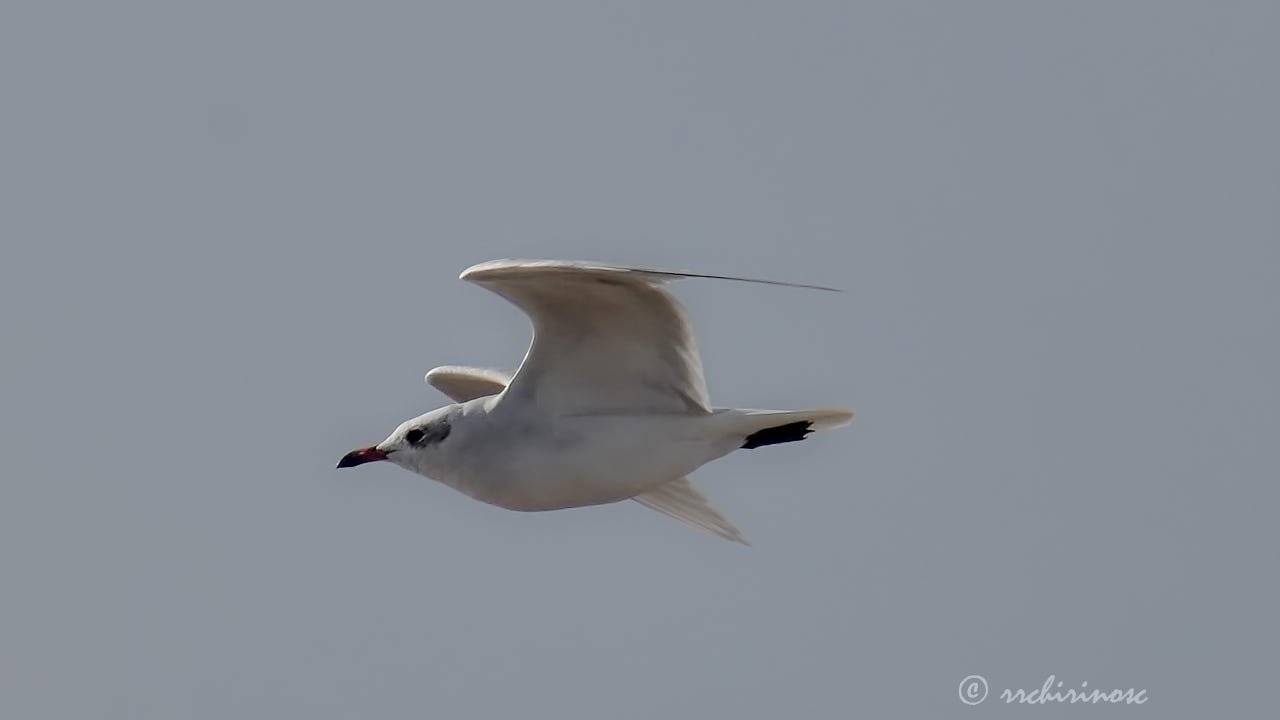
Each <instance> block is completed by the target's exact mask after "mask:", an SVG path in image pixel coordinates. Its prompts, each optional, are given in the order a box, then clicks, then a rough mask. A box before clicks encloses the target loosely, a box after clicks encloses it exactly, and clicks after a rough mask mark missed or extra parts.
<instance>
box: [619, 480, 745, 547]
mask: <svg viewBox="0 0 1280 720" xmlns="http://www.w3.org/2000/svg"><path fill="white" fill-rule="evenodd" d="M631 499H632V500H635V501H636V502H638V503H640V504H641V505H644V506H645V507H649V508H653V509H654V510H657V511H658V512H660V513H663V514H666V515H670V516H671V517H673V518H675V519H677V520H679V521H680V522H683V523H685V524H687V525H691V526H693V527H696V528H699V529H701V530H706V531H707V532H711V533H715V534H716V535H719V536H720V537H722V538H724V539H726V540H732V541H733V542H739V543H742V544H743V545H750V544H751V543H749V542H747V539H746V538H745V537H743V536H742V533H741V532H739V531H738V528H736V527H734V526H733V523H731V522H729V521H728V520H727V519H725V517H724V516H723V515H721V514H720V513H719V512H717V511H716V509H715V508H714V507H711V502H710V501H709V500H707V498H706V496H704V495H703V494H702V493H700V492H698V489H697V488H695V487H694V486H693V484H692V483H690V482H689V478H680V479H679V480H672V481H671V482H669V483H667V484H665V485H660V486H658V487H657V488H655V489H653V490H650V491H649V492H646V493H641V494H639V495H637V496H635V497H633V498H631Z"/></svg>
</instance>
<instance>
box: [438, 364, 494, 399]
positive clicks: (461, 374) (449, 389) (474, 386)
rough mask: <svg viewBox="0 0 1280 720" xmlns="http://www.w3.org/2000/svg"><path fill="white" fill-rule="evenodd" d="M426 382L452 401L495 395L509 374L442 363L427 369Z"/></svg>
mask: <svg viewBox="0 0 1280 720" xmlns="http://www.w3.org/2000/svg"><path fill="white" fill-rule="evenodd" d="M425 379H426V381H427V384H428V385H430V386H431V387H433V388H435V389H437V390H439V391H440V392H442V393H444V394H445V395H448V396H449V397H450V398H451V399H452V400H453V401H454V402H466V401H468V400H474V399H475V398H478V397H485V396H488V395H497V394H498V393H500V392H502V391H503V390H504V389H506V387H507V383H509V382H511V375H509V374H508V373H504V372H502V371H501V370H486V369H485V368H473V367H462V366H461V365H442V366H441V367H438V368H432V369H431V370H429V371H427V376H426V378H425Z"/></svg>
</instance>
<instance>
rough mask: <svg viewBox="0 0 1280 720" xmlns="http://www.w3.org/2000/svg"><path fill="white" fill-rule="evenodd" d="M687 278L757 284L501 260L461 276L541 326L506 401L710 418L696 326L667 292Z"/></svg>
mask: <svg viewBox="0 0 1280 720" xmlns="http://www.w3.org/2000/svg"><path fill="white" fill-rule="evenodd" d="M682 277H713V278H722V279H730V280H748V278H729V277H726V276H721V275H700V274H697V273H686V272H676V271H668V270H650V269H643V268H628V267H618V266H613V265H604V264H600V263H591V262H573V261H555V260H495V261H493V262H487V263H481V264H479V265H475V266H473V267H470V268H468V269H467V270H465V271H463V273H462V275H461V278H462V279H463V280H467V281H470V282H474V283H476V284H477V285H481V286H483V287H485V288H487V289H489V290H492V291H493V292H495V293H497V294H499V295H501V296H502V297H504V298H506V299H507V300H509V301H511V302H512V303H514V304H515V305H517V306H518V307H519V308H520V309H521V310H523V311H524V312H525V314H527V315H528V316H529V319H530V320H531V321H532V323H533V342H532V343H531V344H530V346H529V351H528V353H527V354H526V355H525V358H524V362H523V363H522V364H521V365H520V369H519V370H518V371H517V372H516V375H515V377H514V378H512V379H511V382H510V384H509V386H508V389H507V394H506V395H505V396H504V398H512V399H515V398H519V399H520V400H521V401H523V402H533V403H535V404H537V405H538V406H539V407H541V408H543V409H544V410H546V411H548V412H552V413H556V414H563V415H571V414H601V413H612V412H697V413H705V412H709V411H710V400H709V398H708V397H707V385H706V381H705V380H704V379H703V376H702V361H701V359H699V357H698V348H697V344H696V343H695V342H694V337H693V329H692V328H691V327H690V326H689V322H688V319H687V318H686V316H685V313H684V310H683V308H681V307H680V304H679V303H678V302H677V301H676V299H675V298H674V297H672V296H671V294H670V293H668V292H667V291H666V290H665V289H664V288H663V287H662V285H663V283H664V282H666V281H668V280H672V279H676V278H682ZM751 282H765V283H769V284H775V285H787V284H789V283H775V282H772V281H767V280H752V281H751ZM801 287H813V286H801ZM821 289H825V290H830V289H831V288H821Z"/></svg>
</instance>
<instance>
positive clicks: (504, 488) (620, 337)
mask: <svg viewBox="0 0 1280 720" xmlns="http://www.w3.org/2000/svg"><path fill="white" fill-rule="evenodd" d="M688 277H700V278H717V279H723V280H742V281H746V282H758V283H767V284H770V285H787V286H791V287H803V288H812V289H818V290H832V289H833V288H823V287H819V286H815V285H798V284H794V283H782V282H775V281H771V280H753V279H750V278H737V277H728V276H724V275H705V274H701V273H690V272H676V271H669V270H651V269H643V268H630V267H618V266H613V265H604V264H600V263H592V262H579V261H555V260H495V261H492V262H486V263H481V264H479V265H475V266H472V267H470V268H467V269H466V270H465V271H463V273H462V275H461V276H460V278H461V279H462V280H467V281H470V282H473V283H476V284H477V285H480V286H482V287H484V288H487V289H489V290H492V291H493V292H495V293H497V294H498V295H501V296H502V297H504V298H506V299H507V300H508V301H510V302H512V303H513V304H515V305H516V306H517V307H519V308H520V309H521V310H523V311H524V312H525V314H527V315H528V316H529V319H530V320H531V321H532V323H533V342H532V343H531V344H530V346H529V350H528V352H527V353H526V354H525V357H524V361H523V362H522V363H521V364H520V368H519V369H518V370H517V371H516V373H515V375H508V374H506V373H503V372H499V371H496V370H484V369H479V368H470V367H458V366H451V365H450V366H444V367H438V368H435V369H434V370H432V371H431V372H429V373H427V376H426V380H427V382H428V383H430V384H431V385H432V386H433V387H435V388H436V389H438V390H440V391H441V392H443V393H444V394H445V395H448V396H449V397H450V398H451V399H452V400H454V403H453V404H451V405H446V406H445V407H442V408H439V409H437V410H432V411H431V412H429V413H427V414H425V415H421V416H419V417H416V418H413V419H412V420H407V421H405V422H404V423H402V424H401V425H400V427H398V428H396V430H395V432H393V433H391V435H390V436H388V437H387V439H386V440H383V441H382V442H380V443H378V444H377V445H374V446H373V447H367V448H364V449H362V450H355V451H352V452H350V453H348V454H347V455H346V456H345V457H343V458H342V460H341V461H339V462H338V467H340V468H345V467H353V466H355V465H362V464H364V463H367V462H372V461H375V460H388V461H390V462H392V463H394V464H396V465H399V466H400V467H402V468H404V469H406V470H412V471H413V472H416V473H419V474H421V475H425V476H427V477H429V478H432V479H434V480H438V481H440V482H442V483H444V484H445V485H448V486H449V487H452V488H454V489H456V490H459V491H461V492H463V493H466V494H467V495H470V496H471V497H473V498H475V499H477V500H481V501H483V502H486V503H490V504H493V505H497V506H499V507H504V508H508V509H511V510H557V509H561V508H570V507H580V506H584V505H599V504H602V503H611V502H618V501H620V500H628V499H630V500H635V501H636V502H639V503H640V504H642V505H645V506H647V507H650V508H653V509H654V510H657V511H659V512H662V513H665V514H667V515H670V516H671V517H674V518H676V519H677V520H681V521H683V522H685V523H688V524H689V525H692V526H694V527H697V528H701V529H703V530H707V531H710V532H712V533H715V534H717V535H719V536H721V537H723V538H726V539H728V540H733V541H736V542H740V543H743V544H746V542H747V541H746V538H744V537H743V535H742V533H741V532H739V531H738V529H737V528H735V527H734V526H733V524H732V523H730V522H729V521H728V520H726V519H725V518H724V516H723V515H721V514H720V513H719V512H718V511H716V509H715V508H714V507H712V506H711V503H710V502H708V501H707V498H706V497H704V496H703V495H702V493H700V492H699V491H698V490H697V489H696V488H694V486H693V485H692V484H691V483H690V482H689V480H688V478H687V477H685V476H686V475H688V474H689V473H691V472H693V471H694V470H696V469H697V468H699V467H701V466H702V465H704V464H706V463H708V462H710V461H712V460H715V459H716V458H718V457H721V456H723V455H726V454H728V453H729V452H731V451H733V450H736V449H738V448H757V447H762V446H765V445H775V444H778V443H786V442H793V441H796V440H802V439H804V437H805V435H807V434H809V433H810V432H813V431H814V430H826V429H829V428H834V427H838V426H840V425H844V424H845V423H847V422H849V420H850V419H852V417H853V413H852V412H850V411H849V410H845V409H840V408H832V409H819V410H745V409H736V408H719V407H712V405H711V401H710V398H709V397H708V396H707V387H706V381H705V380H704V379H703V376H702V361H701V360H700V359H699V357H698V349H697V346H696V344H695V343H694V339H693V329H692V327H691V326H690V325H689V321H688V319H687V318H686V316H685V312H684V309H683V308H682V307H681V306H680V304H679V303H678V302H677V301H676V299H675V298H674V297H673V296H672V295H671V294H670V293H668V292H667V290H666V289H665V288H664V285H665V283H666V282H667V281H670V280H676V279H680V278H688Z"/></svg>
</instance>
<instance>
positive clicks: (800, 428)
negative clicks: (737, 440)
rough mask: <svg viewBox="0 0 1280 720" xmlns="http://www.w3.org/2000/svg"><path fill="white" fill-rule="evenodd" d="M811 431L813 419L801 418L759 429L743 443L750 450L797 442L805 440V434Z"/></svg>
mask: <svg viewBox="0 0 1280 720" xmlns="http://www.w3.org/2000/svg"><path fill="white" fill-rule="evenodd" d="M811 432H813V422H812V421H811V420H800V421H799V422H793V423H787V424H786V425H778V426H776V427H771V428H765V429H763V430H757V431H755V432H753V433H751V434H750V435H748V436H747V439H746V442H744V443H742V447H743V448H744V449H747V450H750V449H752V448H758V447H764V446H765V445H777V444H779V443H788V442H797V441H799V440H803V439H804V436H805V435H808V434H809V433H811Z"/></svg>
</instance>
